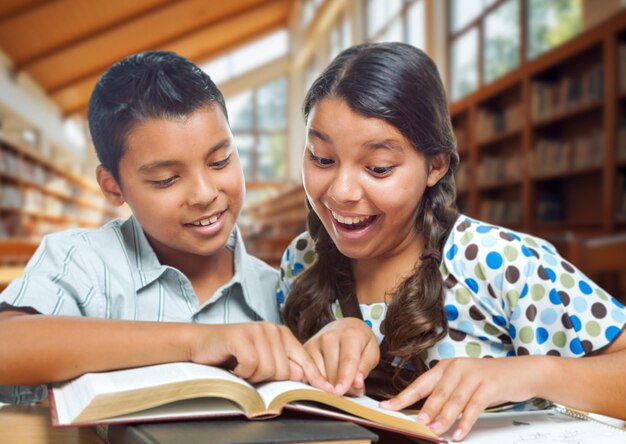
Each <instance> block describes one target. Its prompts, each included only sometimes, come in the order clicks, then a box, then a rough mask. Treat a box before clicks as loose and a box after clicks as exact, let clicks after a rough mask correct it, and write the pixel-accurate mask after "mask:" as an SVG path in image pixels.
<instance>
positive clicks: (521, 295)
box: [519, 284, 528, 299]
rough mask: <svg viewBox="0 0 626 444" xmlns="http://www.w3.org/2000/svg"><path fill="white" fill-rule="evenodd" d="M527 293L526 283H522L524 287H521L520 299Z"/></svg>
mask: <svg viewBox="0 0 626 444" xmlns="http://www.w3.org/2000/svg"><path fill="white" fill-rule="evenodd" d="M526 295H528V284H524V288H522V292H521V293H520V295H519V298H520V299H524V298H525V297H526Z"/></svg>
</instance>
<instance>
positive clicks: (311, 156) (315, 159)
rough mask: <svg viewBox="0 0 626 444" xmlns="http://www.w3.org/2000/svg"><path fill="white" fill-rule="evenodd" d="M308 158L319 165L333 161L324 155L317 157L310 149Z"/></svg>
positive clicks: (325, 164)
mask: <svg viewBox="0 0 626 444" xmlns="http://www.w3.org/2000/svg"><path fill="white" fill-rule="evenodd" d="M309 159H311V160H312V161H313V162H315V163H316V164H318V165H319V166H321V167H327V166H330V165H332V164H333V163H335V161H334V160H332V159H327V158H325V157H318V156H316V155H315V154H313V153H312V152H310V151H309Z"/></svg>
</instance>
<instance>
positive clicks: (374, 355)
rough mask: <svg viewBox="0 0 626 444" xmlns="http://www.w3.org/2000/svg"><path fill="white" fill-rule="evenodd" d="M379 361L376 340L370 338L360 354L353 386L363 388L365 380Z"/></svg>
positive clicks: (378, 349)
mask: <svg viewBox="0 0 626 444" xmlns="http://www.w3.org/2000/svg"><path fill="white" fill-rule="evenodd" d="M379 361H380V348H379V346H378V342H377V341H376V338H371V339H370V340H369V341H368V343H367V344H366V346H365V349H364V350H363V353H361V361H360V362H359V367H358V370H357V374H356V377H355V379H354V383H353V386H354V387H357V388H360V387H365V378H367V375H369V374H370V372H371V371H372V369H374V368H375V367H376V366H377V365H378V362H379Z"/></svg>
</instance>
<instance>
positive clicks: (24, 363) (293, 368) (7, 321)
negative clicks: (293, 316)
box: [0, 310, 333, 391]
mask: <svg viewBox="0 0 626 444" xmlns="http://www.w3.org/2000/svg"><path fill="white" fill-rule="evenodd" d="M0 338H2V339H1V341H0V383H1V384H4V385H35V384H44V383H50V382H55V381H61V380H65V379H70V378H73V377H76V376H79V375H81V374H83V373H86V372H93V371H104V370H114V369H120V368H128V367H137V366H144V365H151V364H158V363H164V362H174V361H192V362H197V363H201V364H210V365H217V366H219V365H228V366H232V367H234V373H235V374H237V375H238V376H241V377H243V378H246V379H248V380H250V381H251V382H258V381H263V380H269V379H295V380H300V379H302V378H303V377H304V378H306V379H307V380H308V381H309V382H310V383H311V385H314V386H316V387H319V388H321V389H323V390H326V391H332V389H333V388H332V386H330V384H329V383H328V382H327V381H326V380H325V379H324V377H323V376H322V375H321V374H320V372H319V370H318V369H317V366H316V364H315V362H314V361H313V359H312V358H311V357H310V356H309V354H308V353H307V352H306V351H305V350H304V347H303V346H302V345H301V344H300V343H299V342H298V340H297V339H296V338H295V337H294V336H293V335H292V334H291V332H290V331H289V330H288V329H287V328H286V327H282V326H278V325H275V324H271V323H268V322H250V323H242V324H224V325H206V324H191V323H170V322H138V321H118V320H109V319H96V318H81V317H72V316H46V315H32V314H25V313H23V312H20V311H8V310H7V311H3V312H0Z"/></svg>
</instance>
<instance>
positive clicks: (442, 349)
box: [437, 342, 455, 358]
mask: <svg viewBox="0 0 626 444" xmlns="http://www.w3.org/2000/svg"><path fill="white" fill-rule="evenodd" d="M437 352H438V353H439V355H441V357H442V358H454V355H455V353H454V347H453V346H452V344H450V343H448V342H443V343H441V344H439V346H437Z"/></svg>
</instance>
